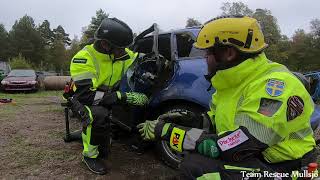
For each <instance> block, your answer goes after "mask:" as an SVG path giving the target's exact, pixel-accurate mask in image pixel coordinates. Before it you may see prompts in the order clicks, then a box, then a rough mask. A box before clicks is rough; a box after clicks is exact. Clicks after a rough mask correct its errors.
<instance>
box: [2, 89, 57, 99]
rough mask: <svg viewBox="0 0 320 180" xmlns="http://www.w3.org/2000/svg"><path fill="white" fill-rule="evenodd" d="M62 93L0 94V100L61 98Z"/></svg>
mask: <svg viewBox="0 0 320 180" xmlns="http://www.w3.org/2000/svg"><path fill="white" fill-rule="evenodd" d="M62 94H63V91H62V90H60V91H38V92H35V93H6V92H0V98H12V99H14V100H23V99H25V98H39V97H50V96H58V97H62Z"/></svg>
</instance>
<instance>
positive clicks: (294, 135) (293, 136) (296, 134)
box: [289, 127, 313, 140]
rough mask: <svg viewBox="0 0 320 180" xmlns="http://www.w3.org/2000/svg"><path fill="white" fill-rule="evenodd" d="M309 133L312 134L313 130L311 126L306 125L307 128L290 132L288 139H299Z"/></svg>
mask: <svg viewBox="0 0 320 180" xmlns="http://www.w3.org/2000/svg"><path fill="white" fill-rule="evenodd" d="M310 134H313V131H312V129H311V127H307V128H304V129H301V130H299V131H296V132H292V133H290V134H289V139H300V140H301V139H304V138H305V137H307V136H308V135H310Z"/></svg>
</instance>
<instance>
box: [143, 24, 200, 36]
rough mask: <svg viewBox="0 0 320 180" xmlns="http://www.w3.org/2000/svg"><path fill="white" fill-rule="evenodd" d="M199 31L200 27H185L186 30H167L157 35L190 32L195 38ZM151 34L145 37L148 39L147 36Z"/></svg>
mask: <svg viewBox="0 0 320 180" xmlns="http://www.w3.org/2000/svg"><path fill="white" fill-rule="evenodd" d="M200 29H201V26H194V27H187V28H181V29H172V30H169V31H160V32H159V35H161V34H172V33H175V34H177V33H182V32H186V31H187V32H191V33H192V34H193V35H194V36H197V35H198V33H199V31H200ZM152 35H153V34H150V35H147V36H145V37H148V36H152Z"/></svg>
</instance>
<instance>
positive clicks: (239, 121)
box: [235, 113, 284, 146]
mask: <svg viewBox="0 0 320 180" xmlns="http://www.w3.org/2000/svg"><path fill="white" fill-rule="evenodd" d="M235 123H236V125H238V126H244V127H246V128H247V129H248V130H249V132H250V134H251V135H252V136H254V137H255V138H257V139H258V140H259V141H261V142H263V143H265V144H267V145H269V146H272V145H274V144H277V143H279V142H280V141H282V140H283V139H284V138H282V137H281V136H280V135H279V134H278V133H277V132H275V131H274V130H273V129H272V128H269V127H267V126H265V125H263V124H261V123H259V122H257V121H255V120H254V119H252V118H251V117H250V116H248V115H246V114H244V113H239V114H237V115H236V117H235Z"/></svg>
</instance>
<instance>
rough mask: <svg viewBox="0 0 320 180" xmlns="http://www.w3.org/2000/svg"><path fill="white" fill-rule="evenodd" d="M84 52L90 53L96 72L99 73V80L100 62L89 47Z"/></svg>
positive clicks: (98, 75)
mask: <svg viewBox="0 0 320 180" xmlns="http://www.w3.org/2000/svg"><path fill="white" fill-rule="evenodd" d="M82 50H84V51H87V52H88V53H89V55H90V56H91V57H92V60H93V64H94V67H95V68H96V72H97V79H99V77H100V66H99V63H98V61H97V59H96V56H95V55H94V54H93V53H92V52H91V50H90V49H89V48H87V47H84V48H83V49H82Z"/></svg>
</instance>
